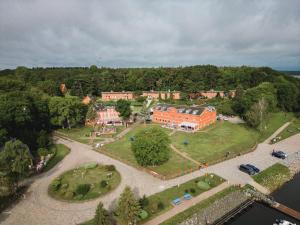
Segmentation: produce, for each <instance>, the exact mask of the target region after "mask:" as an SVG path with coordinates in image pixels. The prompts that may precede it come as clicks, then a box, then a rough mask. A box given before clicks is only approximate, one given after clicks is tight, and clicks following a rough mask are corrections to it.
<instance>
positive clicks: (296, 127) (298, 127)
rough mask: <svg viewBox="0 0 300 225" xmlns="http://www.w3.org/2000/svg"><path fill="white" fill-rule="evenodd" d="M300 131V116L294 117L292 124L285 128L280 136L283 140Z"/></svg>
mask: <svg viewBox="0 0 300 225" xmlns="http://www.w3.org/2000/svg"><path fill="white" fill-rule="evenodd" d="M299 133H300V119H299V118H294V119H293V120H292V121H291V123H290V125H289V126H288V127H287V128H285V129H284V130H283V131H282V132H280V134H278V135H277V136H278V137H281V140H283V139H286V138H288V137H290V136H293V135H295V134H299Z"/></svg>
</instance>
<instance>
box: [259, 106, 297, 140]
mask: <svg viewBox="0 0 300 225" xmlns="http://www.w3.org/2000/svg"><path fill="white" fill-rule="evenodd" d="M293 118H294V115H293V113H286V112H277V113H271V114H270V115H269V117H268V121H267V129H266V130H265V131H263V132H261V133H260V137H259V142H262V141H264V140H265V139H267V138H268V137H270V136H271V135H272V134H273V133H274V132H275V131H276V130H278V129H279V128H280V127H281V126H282V125H283V124H285V123H287V122H290V121H291V120H292V119H293Z"/></svg>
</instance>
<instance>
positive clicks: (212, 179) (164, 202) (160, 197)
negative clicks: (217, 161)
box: [143, 174, 225, 222]
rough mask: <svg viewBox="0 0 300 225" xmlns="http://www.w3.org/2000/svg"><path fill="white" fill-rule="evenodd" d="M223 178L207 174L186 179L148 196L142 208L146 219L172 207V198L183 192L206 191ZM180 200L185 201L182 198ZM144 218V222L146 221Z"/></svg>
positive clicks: (199, 192)
mask: <svg viewBox="0 0 300 225" xmlns="http://www.w3.org/2000/svg"><path fill="white" fill-rule="evenodd" d="M224 181H225V180H224V179H223V178H221V177H219V176H217V175H214V174H208V175H207V176H202V177H198V178H195V179H193V180H190V181H187V182H186V183H183V184H181V185H179V187H178V186H174V187H171V188H168V189H166V190H164V191H162V192H159V193H157V194H154V195H151V196H149V197H148V198H147V199H148V201H149V202H148V205H146V206H144V207H143V209H144V210H145V211H146V212H147V213H148V217H147V219H146V220H149V219H152V218H154V217H156V216H158V215H160V214H162V213H163V212H166V211H168V210H169V209H171V208H172V207H173V205H172V200H174V199H176V198H182V197H183V195H184V194H185V193H189V194H191V195H192V196H193V197H195V196H197V195H200V194H202V193H203V192H205V191H208V190H210V189H212V188H214V187H216V186H218V185H219V184H221V183H223V182H224ZM182 201H185V200H183V199H182ZM146 220H144V222H145V221H146Z"/></svg>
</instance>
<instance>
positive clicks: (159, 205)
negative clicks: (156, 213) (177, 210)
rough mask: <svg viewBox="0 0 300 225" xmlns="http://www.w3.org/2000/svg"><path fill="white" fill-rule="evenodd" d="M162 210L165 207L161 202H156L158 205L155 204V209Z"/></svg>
mask: <svg viewBox="0 0 300 225" xmlns="http://www.w3.org/2000/svg"><path fill="white" fill-rule="evenodd" d="M164 208H165V205H164V203H163V202H158V203H157V209H158V210H163V209H164Z"/></svg>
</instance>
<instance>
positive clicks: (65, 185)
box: [61, 183, 69, 189]
mask: <svg viewBox="0 0 300 225" xmlns="http://www.w3.org/2000/svg"><path fill="white" fill-rule="evenodd" d="M68 187H69V184H67V183H65V184H62V185H61V188H63V189H67V188H68Z"/></svg>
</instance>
